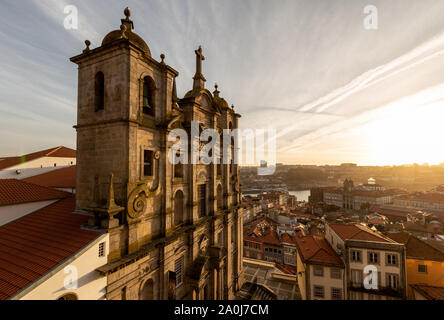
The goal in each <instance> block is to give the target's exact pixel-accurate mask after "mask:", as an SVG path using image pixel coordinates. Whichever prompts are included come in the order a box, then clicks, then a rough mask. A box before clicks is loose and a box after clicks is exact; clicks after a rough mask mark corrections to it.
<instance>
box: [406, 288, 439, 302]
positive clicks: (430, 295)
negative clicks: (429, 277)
mask: <svg viewBox="0 0 444 320" xmlns="http://www.w3.org/2000/svg"><path fill="white" fill-rule="evenodd" d="M410 286H411V287H412V288H413V289H415V290H416V291H418V292H419V293H420V294H421V295H423V296H424V297H425V298H427V299H429V300H444V287H436V286H429V285H425V284H412V285H410Z"/></svg>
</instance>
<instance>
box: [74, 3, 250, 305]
mask: <svg viewBox="0 0 444 320" xmlns="http://www.w3.org/2000/svg"><path fill="white" fill-rule="evenodd" d="M130 15H131V14H130V11H129V9H128V8H127V9H125V16H126V17H125V18H124V19H122V20H121V26H120V29H119V30H115V31H112V32H110V33H109V34H108V35H106V36H105V38H104V39H103V41H102V44H101V46H100V47H97V48H95V49H90V42H89V41H85V43H86V48H85V50H83V52H82V53H81V54H80V55H77V56H75V57H73V58H71V61H72V62H74V63H75V64H77V65H78V113H77V124H76V126H75V128H76V130H77V177H76V179H77V180H76V184H77V193H76V211H78V212H85V213H88V214H90V215H91V218H90V219H89V222H88V226H85V227H86V228H91V229H98V230H103V231H104V232H107V233H109V248H107V251H108V252H109V255H108V258H107V259H108V260H107V261H108V262H107V264H106V265H104V266H102V267H100V268H98V269H97V270H96V271H97V272H99V273H100V274H101V275H104V276H106V278H107V287H106V299H128V300H130V299H131V300H134V299H142V300H145V299H146V300H150V299H233V298H235V295H236V292H237V291H238V290H239V289H240V287H241V286H242V284H243V268H242V243H243V240H242V212H241V210H242V209H241V208H240V205H241V193H240V188H239V178H238V177H239V170H238V165H237V164H236V163H235V161H233V160H234V159H233V157H234V153H233V152H231V153H230V157H231V158H230V161H229V162H228V163H220V164H217V163H211V164H204V163H199V162H198V163H196V164H182V163H179V164H172V163H171V161H169V158H168V154H169V152H170V149H171V148H172V147H173V144H174V143H175V142H174V141H169V139H168V135H169V133H170V132H171V131H172V130H173V129H177V128H180V129H183V130H185V131H186V132H187V133H188V136H189V137H191V136H192V135H191V130H192V125H191V123H192V122H194V123H195V122H198V123H199V128H200V129H205V128H211V129H215V130H217V131H218V132H220V133H221V134H222V130H224V129H236V128H238V121H239V118H240V115H239V114H237V113H235V111H234V108H230V107H229V106H228V103H227V102H226V101H225V100H224V99H223V98H222V97H220V96H219V94H220V92H219V91H218V90H217V86H216V90H215V91H214V92H213V93H211V92H210V91H209V90H207V89H206V88H205V81H206V80H205V77H204V76H203V74H202V61H203V60H204V56H203V52H202V49H201V48H199V49H198V50H196V51H195V54H196V74H195V76H194V78H193V87H192V89H191V90H190V91H189V92H188V93H187V94H186V95H185V96H184V97H183V98H182V99H179V98H178V97H177V94H176V81H175V79H176V77H177V76H178V72H177V71H176V70H175V69H173V68H172V67H170V66H168V65H167V64H166V63H165V56H164V55H161V60H160V61H157V60H156V59H154V58H153V57H152V56H151V52H150V49H149V47H148V45H147V44H146V42H145V41H144V40H143V39H142V38H141V37H139V36H138V35H137V34H136V33H135V32H134V24H133V22H132V21H131V20H130ZM190 139H191V138H190ZM190 144H191V141H190ZM231 149H232V150H231V151H233V149H234V147H231ZM187 152H188V153H191V149H188V151H187ZM214 157H215V158H216V157H220V151H219V154H217V152H215V155H214ZM190 158H191V154H189V157H188V159H190Z"/></svg>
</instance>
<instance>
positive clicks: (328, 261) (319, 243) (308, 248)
mask: <svg viewBox="0 0 444 320" xmlns="http://www.w3.org/2000/svg"><path fill="white" fill-rule="evenodd" d="M295 240H296V244H297V249H298V252H299V255H300V257H301V259H302V261H303V262H304V263H309V264H316V265H328V266H334V267H339V268H343V267H344V263H343V262H342V260H341V258H340V257H339V256H338V255H337V253H336V252H335V251H334V250H333V249H332V248H331V247H330V245H329V244H328V242H327V241H326V240H325V239H321V238H318V237H314V236H305V237H304V236H299V237H295Z"/></svg>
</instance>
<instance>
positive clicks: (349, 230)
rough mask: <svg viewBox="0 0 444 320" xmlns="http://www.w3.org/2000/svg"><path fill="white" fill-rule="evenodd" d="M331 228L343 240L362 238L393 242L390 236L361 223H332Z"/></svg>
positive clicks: (362, 239)
mask: <svg viewBox="0 0 444 320" xmlns="http://www.w3.org/2000/svg"><path fill="white" fill-rule="evenodd" d="M330 228H331V229H332V230H333V231H334V232H335V233H336V234H337V235H338V236H339V237H340V238H341V239H342V240H343V241H346V240H361V241H373V242H384V243H393V242H394V241H393V240H391V239H390V238H387V237H385V236H383V235H382V234H380V233H378V232H376V231H374V230H371V229H370V228H368V227H366V226H364V225H361V224H356V223H352V224H342V223H332V224H330Z"/></svg>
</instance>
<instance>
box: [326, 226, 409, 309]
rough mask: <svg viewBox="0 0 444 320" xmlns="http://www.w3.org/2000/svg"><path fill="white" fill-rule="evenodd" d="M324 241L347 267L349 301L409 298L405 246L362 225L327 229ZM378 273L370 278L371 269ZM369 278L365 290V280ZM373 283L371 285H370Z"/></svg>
mask: <svg viewBox="0 0 444 320" xmlns="http://www.w3.org/2000/svg"><path fill="white" fill-rule="evenodd" d="M325 239H326V240H327V241H328V242H329V244H330V245H331V247H332V248H333V250H335V251H336V253H337V254H338V255H339V256H340V257H341V259H342V261H343V262H344V265H345V283H346V295H345V296H346V297H347V299H348V300H391V299H405V298H406V297H407V282H406V253H405V246H404V244H402V243H397V242H395V241H393V240H392V239H390V238H388V237H385V236H383V235H382V234H380V233H378V232H375V231H373V230H371V229H369V228H368V227H366V226H363V225H361V224H339V223H332V224H326V225H325ZM369 266H373V267H376V269H377V272H378V274H377V281H378V282H377V283H373V281H376V280H375V278H376V274H375V275H371V277H370V273H371V272H372V269H371V268H369ZM366 278H369V279H368V280H369V283H368V285H373V287H372V288H371V289H368V288H366V286H365V283H364V280H365V279H366ZM370 280H371V282H370Z"/></svg>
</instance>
